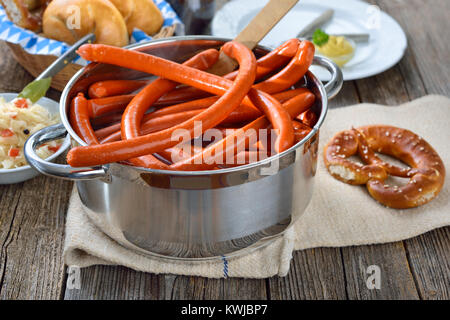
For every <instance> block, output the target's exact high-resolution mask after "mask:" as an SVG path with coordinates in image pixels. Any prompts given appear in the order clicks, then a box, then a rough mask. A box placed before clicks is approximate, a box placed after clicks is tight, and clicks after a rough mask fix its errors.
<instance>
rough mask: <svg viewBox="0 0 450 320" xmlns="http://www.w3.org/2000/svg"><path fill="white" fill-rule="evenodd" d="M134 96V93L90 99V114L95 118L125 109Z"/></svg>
mask: <svg viewBox="0 0 450 320" xmlns="http://www.w3.org/2000/svg"><path fill="white" fill-rule="evenodd" d="M133 98H134V95H132V94H128V95H120V96H113V97H106V98H96V99H89V100H88V108H89V116H90V117H91V118H94V117H100V116H102V115H104V114H108V113H112V112H117V111H123V110H125V108H126V107H127V105H128V104H129V103H130V101H131V100H132V99H133Z"/></svg>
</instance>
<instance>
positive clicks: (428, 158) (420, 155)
mask: <svg viewBox="0 0 450 320" xmlns="http://www.w3.org/2000/svg"><path fill="white" fill-rule="evenodd" d="M375 151H376V152H379V153H382V154H386V155H389V156H392V157H395V158H397V159H399V160H401V161H402V162H404V163H406V164H407V165H409V166H410V168H400V167H397V166H394V165H391V164H389V163H387V162H384V161H383V160H381V159H380V158H379V157H378V156H377V155H376V154H375ZM355 154H358V155H359V156H360V158H361V159H362V161H363V162H364V163H365V165H363V164H360V163H355V162H353V161H350V160H349V159H348V158H349V157H350V156H353V155H355ZM324 161H325V165H326V167H327V169H328V171H329V172H330V174H331V175H332V176H333V177H335V178H336V179H338V180H341V181H343V182H345V183H348V184H355V185H361V184H366V186H367V189H368V191H369V193H370V195H371V196H372V197H373V198H374V199H376V200H377V201H379V202H380V203H382V204H384V205H386V206H388V207H392V208H398V209H406V208H412V207H417V206H420V205H423V204H425V203H427V202H429V201H431V200H432V199H434V198H435V197H436V196H437V195H438V194H439V192H440V191H441V189H442V186H443V184H444V178H445V167H444V163H443V162H442V159H441V158H440V157H439V155H438V154H437V152H436V151H435V150H434V149H433V148H432V147H431V146H430V145H429V144H428V143H427V142H426V141H425V140H423V139H422V138H421V137H419V136H418V135H416V134H415V133H413V132H411V131H409V130H406V129H401V128H396V127H392V126H386V125H371V126H365V127H360V128H358V129H352V130H346V131H342V132H339V133H337V134H336V135H335V136H334V137H333V138H332V139H331V140H330V142H329V143H328V144H327V145H326V146H325V149H324ZM389 175H392V176H398V177H405V178H409V181H408V183H407V184H406V185H404V186H396V185H394V186H389V185H387V184H385V183H384V181H385V180H386V179H387V177H388V176H389Z"/></svg>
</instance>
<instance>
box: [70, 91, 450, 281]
mask: <svg viewBox="0 0 450 320" xmlns="http://www.w3.org/2000/svg"><path fill="white" fill-rule="evenodd" d="M449 119H450V99H448V98H446V97H443V96H436V95H431V96H426V97H423V98H420V99H417V100H415V101H412V102H409V103H406V104H403V105H401V106H398V107H395V106H381V105H374V104H359V105H354V106H349V107H344V108H339V109H334V110H330V111H329V114H328V116H327V120H326V122H325V124H324V126H323V128H322V131H321V137H320V140H321V146H320V150H322V149H323V145H324V144H325V143H326V142H327V141H328V140H329V139H330V137H331V136H332V135H333V134H334V133H336V132H337V131H340V130H344V129H349V128H351V126H360V125H366V124H376V123H379V124H390V125H394V126H398V127H403V128H408V129H410V130H412V131H413V132H415V133H417V134H419V135H420V136H422V137H423V138H424V139H425V140H427V141H428V142H429V143H430V144H431V145H432V146H433V147H434V148H435V149H436V151H437V152H438V153H439V154H440V156H441V157H442V159H443V161H444V164H445V166H446V168H447V170H450V123H449ZM449 177H450V174H449V173H447V176H446V179H445V185H444V188H443V190H442V191H441V193H440V194H439V196H438V197H437V198H436V199H434V200H433V201H432V202H430V203H429V204H427V205H424V206H421V207H419V208H415V209H408V210H394V209H389V208H386V207H384V206H382V205H380V204H378V203H377V202H376V201H374V200H373V199H372V198H371V197H370V196H369V194H368V193H367V191H366V188H364V187H359V186H351V185H347V184H344V183H342V182H339V181H337V180H335V179H333V178H332V177H331V176H330V175H329V174H328V173H327V171H326V169H325V167H324V165H323V160H322V155H321V154H320V155H319V170H318V172H317V177H316V178H317V182H316V185H315V191H314V196H313V198H312V201H311V203H310V205H309V207H308V208H307V210H306V212H305V214H304V215H303V216H301V218H300V219H299V220H298V221H297V222H296V223H295V224H294V225H293V226H292V227H291V228H290V229H289V230H288V231H287V232H286V233H285V234H284V236H283V237H280V238H279V239H278V240H276V241H275V242H273V243H271V244H270V245H268V246H266V247H264V248H262V249H258V250H256V251H254V252H252V253H250V254H248V255H246V256H241V257H236V258H231V259H226V258H222V259H221V260H217V261H214V262H195V263H194V262H192V263H184V262H183V263H181V262H172V261H161V260H158V259H154V258H151V257H148V256H144V255H142V254H140V253H137V252H134V251H131V250H128V249H126V248H124V247H122V246H121V245H119V244H118V243H116V242H115V241H114V240H112V239H111V238H109V237H108V236H106V235H104V234H103V233H102V232H101V231H100V230H99V229H97V228H96V227H95V226H94V225H93V224H92V223H91V222H90V220H89V219H88V217H87V216H86V214H85V213H84V212H83V209H82V208H81V203H80V199H79V197H78V194H77V192H76V191H74V193H73V195H72V198H71V201H70V207H69V211H68V214H67V222H66V241H65V248H64V257H65V261H66V263H67V264H68V265H76V266H80V267H86V266H90V265H94V264H110V265H123V266H127V267H129V268H132V269H135V270H139V271H145V272H152V273H171V274H183V275H198V276H204V277H213V278H220V277H248V278H265V277H270V276H273V275H279V276H284V275H286V274H287V272H288V271H289V265H290V260H291V257H292V252H293V250H301V249H306V248H313V247H340V246H351V245H362V244H373V243H385V242H392V241H398V240H402V239H407V238H411V237H414V236H417V235H419V234H422V233H424V232H427V231H429V230H432V229H435V228H439V227H443V226H447V225H449V224H450V205H449V194H450V181H449V179H450V178H449Z"/></svg>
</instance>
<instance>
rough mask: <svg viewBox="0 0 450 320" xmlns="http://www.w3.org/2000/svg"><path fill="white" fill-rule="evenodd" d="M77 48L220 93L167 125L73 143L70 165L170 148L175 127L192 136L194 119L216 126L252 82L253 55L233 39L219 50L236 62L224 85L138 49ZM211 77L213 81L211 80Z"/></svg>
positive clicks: (101, 58) (85, 53) (97, 57)
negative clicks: (106, 140) (89, 143)
mask: <svg viewBox="0 0 450 320" xmlns="http://www.w3.org/2000/svg"><path fill="white" fill-rule="evenodd" d="M78 51H79V54H80V55H81V56H82V57H84V58H87V59H88V60H90V61H101V62H105V63H113V64H119V65H120V64H123V66H125V67H130V68H134V69H144V71H146V72H150V73H154V74H156V75H159V76H164V77H165V78H167V79H171V80H173V81H178V82H180V83H184V84H188V85H194V86H196V87H199V88H200V89H202V88H207V89H208V90H210V91H212V92H211V93H214V94H223V96H222V97H221V98H220V99H219V100H218V101H217V102H216V103H214V104H213V105H212V106H211V107H209V108H208V109H206V110H204V111H203V112H201V113H200V114H199V115H197V116H195V117H193V118H191V119H189V120H188V121H185V122H183V123H181V124H179V125H177V126H174V127H172V128H170V129H166V130H162V131H159V132H155V133H152V134H149V135H145V136H140V137H136V138H132V139H128V140H122V141H117V142H112V143H108V144H102V145H94V146H88V147H75V148H73V149H72V150H70V151H69V153H68V155H67V161H68V163H69V164H70V165H72V166H74V167H82V166H91V165H97V164H105V163H110V162H117V161H122V160H127V159H130V158H134V157H139V156H142V155H145V154H150V153H154V152H158V151H160V150H164V149H167V148H170V147H171V146H174V145H176V144H177V141H172V139H171V138H172V134H173V133H174V132H175V130H178V129H185V130H187V131H188V133H189V134H190V135H191V136H192V134H193V133H194V125H195V123H196V121H202V125H203V127H202V131H204V130H207V129H209V128H212V127H214V126H216V125H217V124H219V123H220V122H221V121H223V120H224V119H225V118H226V117H227V116H228V114H230V113H231V112H232V111H233V110H234V109H236V108H237V107H238V106H239V104H240V103H241V101H242V100H243V98H244V97H245V96H246V94H247V92H248V91H249V90H250V88H251V86H252V85H253V82H254V81H255V75H256V59H255V56H254V55H253V53H252V52H251V51H250V50H249V49H248V48H246V47H245V46H244V45H242V44H240V43H237V42H234V41H231V42H228V43H226V44H225V45H224V46H223V47H222V51H223V52H224V53H225V54H227V55H228V56H230V57H231V58H234V59H236V60H237V61H238V62H239V66H240V67H239V73H238V76H237V77H236V80H235V81H234V82H233V83H232V85H231V87H228V88H219V87H218V86H217V85H215V84H211V83H212V82H216V83H217V82H222V80H223V82H225V83H228V81H229V80H226V79H222V78H220V77H217V76H213V75H210V74H208V73H206V72H202V71H199V70H195V69H192V68H189V67H186V66H181V65H178V64H176V63H174V62H171V61H167V60H164V59H161V58H158V57H154V56H151V55H147V54H143V53H140V52H133V51H126V50H124V49H121V48H116V47H109V46H105V45H83V46H81V47H80V49H79V50H78ZM124 58H126V59H124ZM211 79H215V80H217V81H211ZM219 79H220V81H219ZM226 89H228V90H226ZM144 90H145V89H144ZM205 91H206V90H205ZM141 92H142V91H141Z"/></svg>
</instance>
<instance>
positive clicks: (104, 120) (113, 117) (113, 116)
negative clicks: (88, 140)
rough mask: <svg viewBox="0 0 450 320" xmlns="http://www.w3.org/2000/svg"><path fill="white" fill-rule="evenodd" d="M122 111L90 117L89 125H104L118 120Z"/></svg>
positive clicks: (96, 126)
mask: <svg viewBox="0 0 450 320" xmlns="http://www.w3.org/2000/svg"><path fill="white" fill-rule="evenodd" d="M122 114H123V112H120V111H119V112H113V113H109V114H106V115H103V116H100V117H96V118H92V119H91V125H92V126H93V127H94V128H99V127H104V126H108V125H111V124H113V123H117V122H120V120H121V119H122Z"/></svg>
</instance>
